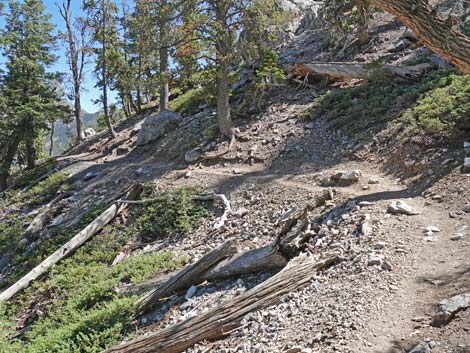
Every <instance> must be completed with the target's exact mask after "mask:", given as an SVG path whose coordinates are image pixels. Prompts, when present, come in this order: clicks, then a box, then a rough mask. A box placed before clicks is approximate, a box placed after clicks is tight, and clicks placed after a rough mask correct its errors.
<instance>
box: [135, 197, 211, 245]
mask: <svg viewBox="0 0 470 353" xmlns="http://www.w3.org/2000/svg"><path fill="white" fill-rule="evenodd" d="M195 192H196V190H194V189H191V188H181V189H177V190H173V191H169V192H163V193H161V192H156V191H153V190H147V191H146V193H145V197H146V198H150V199H155V201H154V202H152V203H150V204H147V205H144V206H141V207H139V208H137V209H135V212H134V215H133V217H134V218H135V221H134V227H135V229H136V230H137V231H138V232H139V233H140V234H141V235H142V236H143V238H144V239H146V240H149V239H155V238H158V237H166V236H172V235H177V234H186V233H187V232H188V231H189V230H190V229H191V228H193V227H195V226H197V225H198V224H199V223H201V221H202V220H203V219H204V218H205V217H207V216H208V215H209V211H208V208H207V204H206V203H204V202H200V201H195V200H193V198H192V196H193V195H194V194H195Z"/></svg>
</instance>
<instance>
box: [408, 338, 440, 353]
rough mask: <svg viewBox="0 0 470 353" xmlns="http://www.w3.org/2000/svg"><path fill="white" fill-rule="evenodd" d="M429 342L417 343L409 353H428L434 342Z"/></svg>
mask: <svg viewBox="0 0 470 353" xmlns="http://www.w3.org/2000/svg"><path fill="white" fill-rule="evenodd" d="M431 342H432V341H431ZM431 342H423V343H421V344H418V345H417V346H415V347H414V348H413V349H412V350H411V351H410V352H409V353H430V352H431V350H432V347H434V342H432V344H431Z"/></svg>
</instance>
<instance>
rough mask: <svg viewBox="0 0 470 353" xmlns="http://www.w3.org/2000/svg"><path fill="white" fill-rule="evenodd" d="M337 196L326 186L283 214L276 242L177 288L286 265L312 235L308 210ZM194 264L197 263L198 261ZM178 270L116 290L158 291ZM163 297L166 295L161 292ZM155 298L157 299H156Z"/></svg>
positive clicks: (237, 256)
mask: <svg viewBox="0 0 470 353" xmlns="http://www.w3.org/2000/svg"><path fill="white" fill-rule="evenodd" d="M333 196H334V190H332V189H327V190H324V191H322V192H321V193H320V194H318V195H316V196H315V197H314V198H313V199H312V200H311V201H310V202H309V204H308V205H307V206H306V208H305V209H303V210H292V211H291V212H287V213H286V214H285V215H283V217H282V218H281V219H280V220H278V222H277V223H276V226H277V227H278V230H277V231H276V240H275V241H274V243H273V244H272V245H268V246H265V247H262V248H258V249H254V250H249V251H246V252H243V253H240V254H235V255H233V256H231V257H229V258H227V259H225V260H223V261H220V262H219V263H218V264H217V265H215V266H213V267H207V268H206V269H205V270H204V271H201V272H200V275H199V276H192V277H191V278H188V279H187V280H185V281H184V282H179V284H178V287H177V289H175V288H173V290H174V291H175V290H184V289H187V288H189V287H191V286H192V285H197V284H200V283H202V282H204V281H216V280H221V279H226V278H233V277H239V276H242V275H246V274H251V273H258V272H265V271H268V272H270V271H277V270H280V269H282V268H283V267H284V266H285V265H286V264H287V262H288V260H289V259H290V258H293V257H295V256H297V255H298V254H299V253H300V251H301V250H302V248H301V246H302V244H303V243H304V242H305V241H307V240H308V239H309V238H310V236H311V234H310V233H309V232H305V230H306V227H307V223H308V220H307V213H306V212H307V211H312V210H314V209H315V208H317V207H320V206H322V205H323V204H324V203H325V202H326V201H327V200H331V199H333ZM209 254H211V253H209ZM206 256H207V255H206ZM201 260H202V259H201ZM201 260H200V261H201ZM192 266H196V264H194V265H192ZM183 271H184V270H183ZM177 273H178V272H176V273H172V274H170V275H163V276H158V277H156V278H152V279H150V280H147V281H145V282H142V283H139V284H135V285H128V286H121V287H118V288H117V289H116V290H117V291H118V292H119V293H120V294H122V295H136V294H142V293H144V292H146V291H149V290H154V291H155V290H158V288H160V287H162V286H163V284H164V283H166V282H167V281H170V280H171V279H172V278H174V277H175V275H176V274H177ZM166 295H168V293H167V294H166ZM161 297H163V296H162V295H160V298H161ZM155 302H156V300H155V301H154V302H153V303H155ZM141 312H143V311H141Z"/></svg>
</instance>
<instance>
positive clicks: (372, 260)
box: [367, 253, 384, 266]
mask: <svg viewBox="0 0 470 353" xmlns="http://www.w3.org/2000/svg"><path fill="white" fill-rule="evenodd" d="M383 260H384V256H383V255H380V254H376V253H370V254H369V255H368V256H367V266H376V265H379V266H380V265H381V264H382V261H383Z"/></svg>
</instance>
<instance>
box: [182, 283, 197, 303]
mask: <svg viewBox="0 0 470 353" xmlns="http://www.w3.org/2000/svg"><path fill="white" fill-rule="evenodd" d="M196 291H197V287H196V286H191V287H190V288H189V289H188V291H187V292H186V294H185V296H184V297H185V299H186V300H188V299H190V298H192V297H193V296H194V294H196Z"/></svg>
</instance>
